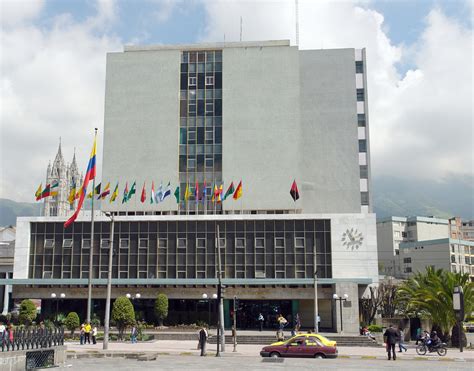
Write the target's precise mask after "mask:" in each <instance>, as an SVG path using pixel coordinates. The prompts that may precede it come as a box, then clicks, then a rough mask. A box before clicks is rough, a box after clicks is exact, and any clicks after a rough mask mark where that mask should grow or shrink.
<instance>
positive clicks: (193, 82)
mask: <svg viewBox="0 0 474 371" xmlns="http://www.w3.org/2000/svg"><path fill="white" fill-rule="evenodd" d="M196 84H197V77H196V76H189V78H188V85H189V86H196Z"/></svg>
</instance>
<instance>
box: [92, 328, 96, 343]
mask: <svg viewBox="0 0 474 371" xmlns="http://www.w3.org/2000/svg"><path fill="white" fill-rule="evenodd" d="M92 344H97V326H95V325H94V327H93V328H92Z"/></svg>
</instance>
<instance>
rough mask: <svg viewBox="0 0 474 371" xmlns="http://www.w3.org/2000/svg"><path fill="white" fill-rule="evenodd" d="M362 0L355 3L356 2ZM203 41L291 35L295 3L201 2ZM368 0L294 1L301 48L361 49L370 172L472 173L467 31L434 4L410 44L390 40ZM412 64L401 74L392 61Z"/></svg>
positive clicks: (427, 176)
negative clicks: (364, 53)
mask: <svg viewBox="0 0 474 371" xmlns="http://www.w3.org/2000/svg"><path fill="white" fill-rule="evenodd" d="M358 4H360V6H359V5H358ZM205 6H206V10H207V15H208V20H207V27H206V31H205V34H204V35H203V37H202V38H203V40H212V41H221V40H222V39H223V35H224V34H225V35H226V40H228V41H238V40H239V33H240V26H239V22H240V16H242V17H243V24H244V26H243V40H244V41H245V40H262V39H291V40H292V43H294V42H295V16H294V14H295V12H294V2H293V1H286V2H282V1H263V2H249V1H242V2H238V1H230V2H229V1H220V2H205ZM383 20H384V18H383V15H382V14H380V13H378V12H376V11H374V10H371V9H370V2H357V3H350V2H333V1H317V2H316V1H300V2H299V23H300V48H301V49H319V48H344V47H354V48H363V47H365V48H367V58H368V61H367V64H368V72H369V75H368V79H369V81H368V84H369V89H368V95H369V116H370V130H371V133H370V135H371V150H372V164H373V165H372V166H373V173H374V175H376V176H377V175H393V176H400V177H416V178H425V179H429V180H437V179H440V178H442V177H446V176H448V175H449V174H450V173H453V172H455V173H457V174H459V175H462V174H469V175H472V174H473V173H474V168H473V134H472V125H473V115H472V110H471V105H472V87H473V84H472V30H471V29H466V28H465V26H463V25H462V24H461V23H460V22H457V21H456V20H455V19H450V18H448V17H446V16H445V15H444V14H443V13H442V11H441V10H439V9H434V10H432V11H431V13H430V14H429V15H428V16H427V18H426V28H425V30H424V32H423V34H422V36H421V38H420V39H419V40H418V41H417V42H416V44H415V45H409V46H405V45H394V44H393V43H392V42H391V40H390V39H389V37H388V36H387V33H386V28H385V25H384V23H383ZM407 59H410V60H412V59H413V61H414V65H415V66H416V67H415V68H414V69H413V70H410V71H408V72H407V73H406V74H405V75H403V76H401V75H400V74H399V73H398V71H397V69H396V65H397V63H399V62H404V61H405V60H407Z"/></svg>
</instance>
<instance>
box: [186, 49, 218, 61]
mask: <svg viewBox="0 0 474 371" xmlns="http://www.w3.org/2000/svg"><path fill="white" fill-rule="evenodd" d="M197 62H206V63H209V62H222V50H206V51H183V52H182V53H181V63H191V64H192V63H197Z"/></svg>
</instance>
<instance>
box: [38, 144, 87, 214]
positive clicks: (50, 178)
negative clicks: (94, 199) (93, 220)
mask: <svg viewBox="0 0 474 371" xmlns="http://www.w3.org/2000/svg"><path fill="white" fill-rule="evenodd" d="M46 184H49V185H50V186H51V193H52V196H49V197H46V198H45V199H44V214H43V215H44V216H69V215H70V214H71V212H70V211H71V210H74V209H75V207H76V201H74V202H73V203H72V204H70V203H69V201H68V198H69V194H70V192H71V188H72V186H73V185H74V184H75V185H76V190H77V189H78V188H79V187H80V186H81V177H80V175H79V171H78V169H77V163H76V153H75V151H74V156H73V158H72V163H71V165H68V164H66V162H65V161H64V157H63V154H62V150H61V138H60V139H59V148H58V153H57V154H56V157H55V159H54V162H53V165H52V166H51V163H49V164H48V169H47V172H46ZM56 184H57V185H56ZM55 185H56V186H55Z"/></svg>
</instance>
